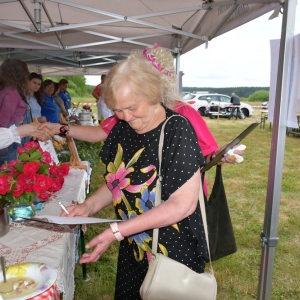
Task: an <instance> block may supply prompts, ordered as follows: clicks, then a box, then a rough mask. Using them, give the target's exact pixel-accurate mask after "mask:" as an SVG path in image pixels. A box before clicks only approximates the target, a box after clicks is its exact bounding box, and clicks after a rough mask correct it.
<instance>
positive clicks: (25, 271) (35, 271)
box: [0, 263, 57, 300]
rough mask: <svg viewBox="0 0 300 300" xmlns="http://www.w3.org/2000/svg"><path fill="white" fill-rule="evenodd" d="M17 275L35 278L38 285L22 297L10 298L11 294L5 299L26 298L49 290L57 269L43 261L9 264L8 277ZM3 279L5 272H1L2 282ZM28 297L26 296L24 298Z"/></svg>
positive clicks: (18, 299)
mask: <svg viewBox="0 0 300 300" xmlns="http://www.w3.org/2000/svg"><path fill="white" fill-rule="evenodd" d="M16 277H29V278H31V279H33V280H35V282H36V284H37V286H36V288H35V290H34V291H32V292H31V293H30V294H27V295H25V296H20V297H12V298H9V297H8V296H9V294H7V295H6V297H5V299H10V300H24V299H28V298H31V297H34V296H37V295H39V294H41V293H43V292H45V291H46V290H48V289H49V288H50V287H51V286H52V285H53V283H54V282H55V281H56V278H57V271H56V270H55V269H54V268H52V267H49V266H47V265H45V264H43V263H21V264H15V265H11V266H8V267H7V269H6V279H9V278H16ZM2 281H3V274H2V272H1V274H0V282H2ZM24 297H26V298H24Z"/></svg>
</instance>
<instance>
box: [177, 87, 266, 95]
mask: <svg viewBox="0 0 300 300" xmlns="http://www.w3.org/2000/svg"><path fill="white" fill-rule="evenodd" d="M259 90H265V91H269V87H254V86H253V87H226V88H213V87H183V91H184V92H190V93H192V92H196V91H206V92H209V93H218V94H224V95H229V96H230V95H231V93H235V94H236V95H238V96H239V97H240V98H241V97H242V98H248V97H249V96H250V95H251V94H253V93H254V92H256V91H259Z"/></svg>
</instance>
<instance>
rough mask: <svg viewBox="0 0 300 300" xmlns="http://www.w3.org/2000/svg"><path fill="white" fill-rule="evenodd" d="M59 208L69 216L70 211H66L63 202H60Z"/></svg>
mask: <svg viewBox="0 0 300 300" xmlns="http://www.w3.org/2000/svg"><path fill="white" fill-rule="evenodd" d="M58 204H59V206H60V207H61V208H62V210H63V211H64V212H65V213H66V214H67V215H68V214H69V212H68V210H67V209H66V207H65V206H64V205H63V204H62V203H61V202H58Z"/></svg>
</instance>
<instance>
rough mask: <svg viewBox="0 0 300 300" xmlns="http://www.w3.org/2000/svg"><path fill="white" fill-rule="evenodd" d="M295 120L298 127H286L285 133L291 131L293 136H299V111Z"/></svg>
mask: <svg viewBox="0 0 300 300" xmlns="http://www.w3.org/2000/svg"><path fill="white" fill-rule="evenodd" d="M297 122H298V128H292V127H287V128H286V134H287V135H289V134H290V133H291V134H292V135H293V136H300V113H297Z"/></svg>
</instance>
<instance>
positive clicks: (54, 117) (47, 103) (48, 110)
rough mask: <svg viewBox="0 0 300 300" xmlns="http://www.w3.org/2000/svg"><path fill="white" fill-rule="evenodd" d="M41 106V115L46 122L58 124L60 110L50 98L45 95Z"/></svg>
mask: <svg viewBox="0 0 300 300" xmlns="http://www.w3.org/2000/svg"><path fill="white" fill-rule="evenodd" d="M41 106H42V108H41V115H42V116H44V117H46V119H47V121H48V122H51V123H60V118H59V113H60V108H59V106H58V105H57V104H56V102H55V100H54V99H53V98H52V97H51V96H49V95H47V94H46V96H45V100H44V101H43V103H42V105H41Z"/></svg>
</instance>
